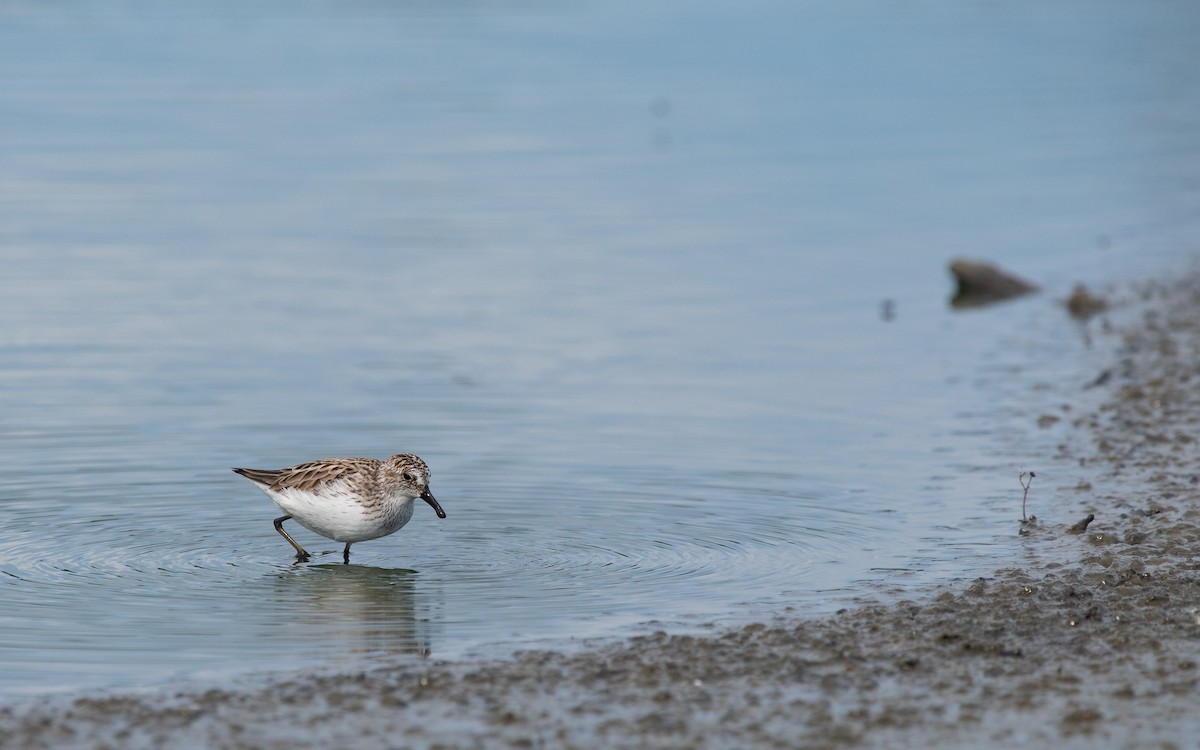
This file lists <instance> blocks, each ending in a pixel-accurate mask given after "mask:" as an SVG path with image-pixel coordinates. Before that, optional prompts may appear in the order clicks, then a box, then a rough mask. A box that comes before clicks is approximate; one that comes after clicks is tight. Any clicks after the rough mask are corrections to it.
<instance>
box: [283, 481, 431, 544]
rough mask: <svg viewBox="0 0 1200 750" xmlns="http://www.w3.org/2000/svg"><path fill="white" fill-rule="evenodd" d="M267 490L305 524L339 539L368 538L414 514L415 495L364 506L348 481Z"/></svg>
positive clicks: (392, 529) (390, 530) (395, 528)
mask: <svg viewBox="0 0 1200 750" xmlns="http://www.w3.org/2000/svg"><path fill="white" fill-rule="evenodd" d="M263 491H264V492H266V493H267V495H268V496H270V498H271V499H272V500H273V501H274V502H275V504H276V505H278V506H279V509H280V510H282V511H283V512H284V513H287V514H288V515H290V516H291V517H292V518H294V519H295V520H296V522H297V523H299V524H300V525H301V526H303V527H304V528H306V529H308V530H309V531H313V532H315V533H317V534H320V535H321V536H323V537H327V538H329V539H333V540H334V541H338V542H365V541H367V540H368V539H378V538H379V537H381V536H387V535H388V534H391V533H393V532H395V531H398V530H399V529H400V528H401V527H402V526H404V524H406V523H408V521H409V519H410V518H412V514H413V498H411V497H404V496H399V497H392V498H388V499H386V500H384V501H383V503H382V504H380V505H379V506H376V507H373V508H368V507H367V506H364V504H363V502H362V499H361V497H360V496H359V495H358V494H356V493H355V492H354V491H353V490H352V489H351V487H350V484H349V483H348V482H346V481H337V482H329V483H326V484H323V485H321V487H320V488H319V490H318V491H313V490H298V489H295V488H291V487H284V488H282V489H278V490H276V489H268V488H264V490H263Z"/></svg>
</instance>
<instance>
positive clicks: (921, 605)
mask: <svg viewBox="0 0 1200 750" xmlns="http://www.w3.org/2000/svg"><path fill="white" fill-rule="evenodd" d="M1138 296H1139V299H1138V300H1137V302H1136V303H1135V305H1134V307H1135V311H1134V312H1133V313H1132V314H1131V315H1130V316H1129V317H1128V320H1127V321H1126V322H1124V323H1121V324H1116V325H1111V326H1108V327H1104V326H1102V325H1097V326H1096V329H1097V333H1096V334H1095V335H1097V336H1105V337H1116V338H1115V339H1113V341H1115V342H1116V343H1117V344H1118V345H1117V347H1116V350H1117V352H1118V355H1117V358H1116V361H1114V362H1112V364H1111V366H1110V367H1109V368H1107V369H1105V370H1104V371H1103V372H1100V373H1097V376H1096V380H1095V382H1094V383H1091V384H1089V386H1090V387H1091V388H1092V389H1103V394H1102V397H1101V398H1100V399H1098V400H1097V401H1096V403H1098V404H1099V406H1098V407H1096V408H1086V409H1078V410H1075V411H1072V412H1070V417H1069V425H1068V427H1069V429H1070V431H1071V432H1070V439H1065V440H1063V441H1062V443H1060V445H1059V446H1058V452H1059V455H1058V456H1056V457H1055V459H1056V460H1058V461H1070V462H1073V463H1075V464H1077V465H1078V466H1079V467H1080V474H1081V475H1082V476H1085V477H1087V479H1086V480H1084V481H1081V482H1080V483H1079V485H1078V486H1076V487H1073V488H1070V489H1069V490H1062V489H1056V488H1053V487H1048V486H1039V485H1038V484H1035V485H1034V486H1033V489H1032V490H1031V496H1032V497H1034V498H1035V499H1036V502H1035V503H1031V511H1033V512H1035V513H1036V512H1038V509H1039V508H1053V512H1052V513H1047V514H1045V515H1046V518H1045V519H1043V520H1040V521H1039V522H1038V523H1037V524H1035V525H1031V526H1029V527H1028V528H1027V529H1026V531H1027V532H1028V533H1027V534H1026V535H1025V538H1024V540H1023V543H1024V544H1027V545H1029V546H1030V549H1031V554H1029V555H1028V556H1027V557H1026V558H1025V560H1026V561H1027V562H1028V565H1027V566H1025V567H1019V568H1018V567H1013V568H1010V569H1005V570H999V571H996V572H995V573H994V574H993V575H992V576H989V577H987V578H980V579H977V580H975V581H973V582H963V583H955V584H948V585H943V586H941V587H938V588H936V589H933V590H930V591H925V592H922V593H920V594H919V595H916V594H914V595H913V596H914V597H915V598H914V599H912V600H908V601H901V602H898V603H891V604H887V605H865V606H861V607H856V608H853V609H849V610H843V611H841V612H839V613H838V614H837V615H835V616H832V617H828V618H820V619H803V618H798V617H781V618H780V619H778V620H776V621H773V622H770V623H763V624H756V625H750V626H746V627H743V628H737V629H732V630H723V631H714V632H713V633H712V634H708V635H703V636H687V635H667V634H665V633H657V634H654V635H649V636H643V637H637V638H632V639H629V640H627V641H623V642H620V643H617V644H611V645H606V646H601V647H595V648H591V649H587V650H583V651H581V652H577V653H571V654H563V653H557V652H541V651H539V652H526V653H522V654H518V655H517V656H515V657H514V658H512V659H507V660H501V661H494V662H462V663H437V662H433V663H425V664H420V665H412V664H410V665H406V666H396V667H388V668H380V669H378V670H374V671H371V672H367V673H355V674H349V675H336V674H324V675H315V676H305V677H299V676H292V677H284V678H279V679H275V680H273V681H271V682H270V683H269V684H266V685H264V686H260V687H257V688H240V689H236V690H225V689H212V690H207V691H195V690H192V691H186V690H185V691H181V692H179V693H177V694H174V695H161V694H156V695H132V694H126V695H104V696H99V697H98V696H90V697H89V696H85V697H79V698H74V699H69V700H58V701H50V702H45V703H38V704H33V703H27V704H22V705H17V706H8V707H2V708H0V746H2V747H4V748H9V747H11V748H18V747H20V748H38V747H47V748H48V747H54V748H65V747H80V748H83V747H87V748H93V747H96V748H99V747H114V748H115V747H121V748H137V747H163V746H209V747H228V748H251V747H254V748H271V747H281V748H282V747H287V748H306V747H314V748H315V747H337V746H344V747H384V746H388V747H396V746H403V747H412V748H475V747H479V748H485V747H486V748H492V747H514V748H541V747H547V748H560V747H561V748H574V747H578V748H592V747H628V748H696V747H714V748H716V747H722V748H723V747H730V748H734V747H739V748H740V747H763V748H771V747H813V748H822V747H825V748H857V747H911V746H926V747H935V746H936V747H963V746H971V747H1013V746H1029V747H1046V746H1050V745H1051V744H1054V745H1057V746H1062V747H1096V746H1102V747H1131V748H1132V747H1138V748H1146V747H1161V748H1176V747H1178V748H1184V747H1193V746H1194V743H1195V742H1196V738H1197V737H1198V736H1200V710H1197V696H1200V502H1198V499H1200V462H1197V460H1196V459H1197V455H1198V451H1200V447H1198V446H1200V444H1198V443H1197V439H1198V438H1200V430H1198V428H1200V275H1198V274H1192V275H1189V276H1187V277H1185V278H1183V279H1181V280H1176V281H1173V282H1171V283H1170V284H1169V285H1165V284H1157V285H1146V286H1144V287H1142V288H1141V289H1140V290H1139V292H1138ZM1064 314H1065V312H1064ZM1093 392H1094V391H1093ZM1038 420H1039V415H1037V414H1031V415H1030V422H1031V430H1033V429H1038V427H1037V425H1038V423H1039V422H1038ZM1042 421H1045V420H1042ZM1014 486H1015V484H1014ZM1016 490H1017V492H1018V493H1019V488H1016ZM1018 498H1019V494H1018ZM1089 513H1090V514H1094V515H1095V521H1094V522H1093V523H1092V524H1091V525H1090V526H1088V528H1087V529H1086V531H1084V532H1082V533H1078V534H1071V533H1070V530H1069V526H1070V524H1071V523H1072V522H1074V521H1076V520H1078V518H1079V517H1082V516H1084V515H1086V514H1089ZM1015 532H1016V522H1015V521H1014V533H1015ZM1039 545H1058V546H1060V547H1061V546H1065V545H1070V546H1069V547H1068V549H1069V550H1071V551H1072V553H1071V554H1070V555H1069V557H1068V558H1067V559H1068V562H1067V563H1065V564H1064V563H1062V562H1045V561H1044V560H1045V559H1046V558H1042V557H1040V556H1039V555H1038V554H1036V549H1037V548H1038V546H1039ZM1054 559H1056V560H1060V559H1062V558H1061V557H1055V558H1054Z"/></svg>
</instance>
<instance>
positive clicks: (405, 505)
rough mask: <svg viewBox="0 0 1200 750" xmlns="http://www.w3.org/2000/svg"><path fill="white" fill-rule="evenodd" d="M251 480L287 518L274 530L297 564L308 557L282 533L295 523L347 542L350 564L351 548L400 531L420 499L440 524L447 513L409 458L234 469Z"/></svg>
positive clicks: (420, 466) (418, 463)
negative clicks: (290, 522) (291, 521)
mask: <svg viewBox="0 0 1200 750" xmlns="http://www.w3.org/2000/svg"><path fill="white" fill-rule="evenodd" d="M234 471H235V472H237V473H238V474H241V475H242V476H244V477H245V478H247V479H249V480H250V481H251V482H253V483H254V485H255V486H256V487H258V488H259V489H260V490H262V491H263V492H265V493H267V496H268V497H270V498H271V500H273V501H274V502H275V504H276V505H278V506H279V509H280V510H282V511H283V512H284V513H285V514H286V515H283V516H280V517H279V518H276V519H275V530H276V531H278V532H279V533H280V534H282V535H283V538H284V539H286V540H288V544H291V545H292V547H293V548H295V550H296V562H308V558H309V554H308V552H306V551H305V550H304V548H303V547H301V546H300V545H299V544H297V543H296V540H295V539H293V538H292V537H291V535H290V534H288V533H287V532H286V531H284V530H283V522H284V521H286V520H288V519H290V518H294V519H296V523H298V524H300V525H301V526H303V527H304V528H306V529H308V530H309V531H314V532H316V533H318V534H320V535H321V536H323V537H327V538H329V539H333V540H334V541H337V542H345V543H346V547H345V548H344V549H343V550H342V562H344V563H346V564H349V563H350V545H351V544H353V543H354V542H365V541H367V540H368V539H378V538H379V537H381V536H387V535H388V534H392V533H395V532H396V531H399V530H400V529H401V528H402V527H403V526H404V524H406V523H408V520H409V519H410V518H412V514H413V501H414V500H416V499H417V498H418V497H419V498H421V499H422V500H424V501H425V502H427V503H429V505H430V506H432V507H433V510H434V512H435V513H437V514H438V518H445V517H446V512H445V511H443V510H442V506H440V505H438V501H437V500H435V499H434V497H433V493H432V492H430V491H429V467H428V466H426V465H425V462H424V461H422V460H421V459H419V458H417V457H416V456H414V455H411V454H409V453H397V454H396V455H394V456H392V457H391V458H389V459H388V460H386V461H379V460H377V459H374V458H325V459H322V460H320V461H310V462H308V463H303V464H297V465H296V466H291V467H288V468H286V469H234Z"/></svg>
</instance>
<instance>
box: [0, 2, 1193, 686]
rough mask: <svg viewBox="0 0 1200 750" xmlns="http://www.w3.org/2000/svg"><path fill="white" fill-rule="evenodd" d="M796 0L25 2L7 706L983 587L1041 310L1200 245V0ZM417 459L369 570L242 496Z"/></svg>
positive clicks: (17, 173)
mask: <svg viewBox="0 0 1200 750" xmlns="http://www.w3.org/2000/svg"><path fill="white" fill-rule="evenodd" d="M793 5H796V4H793V3H784V2H780V3H774V2H763V3H756V4H755V5H754V7H753V9H752V12H747V10H746V9H745V8H744V7H742V6H736V7H730V8H723V7H721V6H720V5H719V4H707V3H703V2H702V3H692V2H689V3H678V4H676V3H658V4H653V5H651V6H649V7H648V6H646V4H645V3H640V2H639V3H634V2H628V3H626V2H616V3H577V4H571V5H569V6H555V5H544V4H521V3H516V4H509V5H495V6H490V7H489V6H481V5H477V4H461V5H452V4H451V5H441V4H436V5H434V4H424V3H415V4H407V3H348V4H347V3H322V2H313V3H306V4H301V5H298V4H292V3H275V4H273V3H261V4H254V5H253V6H252V7H250V8H247V7H246V6H243V5H241V4H235V3H222V2H212V3H194V4H192V5H190V6H189V7H188V8H186V9H184V8H179V7H167V8H164V7H162V6H160V5H158V4H148V3H140V2H124V3H89V2H65V3H55V4H20V3H16V4H6V5H5V6H4V7H3V8H2V9H0V71H3V75H2V76H0V252H2V253H3V256H2V257H3V260H4V273H3V274H2V275H0V321H2V322H3V325H2V326H0V447H2V450H0V597H2V601H3V608H0V636H2V637H0V666H2V667H3V669H0V694H9V695H12V694H18V693H33V692H43V691H51V690H69V689H79V688H89V687H104V686H144V685H154V684H158V683H160V682H162V681H165V680H167V679H170V678H172V677H174V676H180V675H182V676H192V677H202V678H203V677H206V676H215V675H220V676H227V675H232V674H238V673H244V672H249V671H261V670H274V669H290V668H297V667H301V668H310V667H326V666H343V665H347V664H350V665H351V666H361V665H363V664H366V663H368V662H370V661H371V660H375V659H378V658H381V657H384V656H390V655H399V658H421V657H423V656H425V655H428V654H432V655H434V656H450V657H453V656H458V655H463V654H468V653H478V652H481V651H488V652H490V651H489V650H490V649H495V648H497V646H495V645H494V644H498V643H499V644H511V643H514V642H526V643H527V642H529V641H530V640H537V641H547V640H549V641H556V640H561V639H565V638H571V637H583V636H593V635H605V634H611V633H617V632H624V631H623V629H628V628H629V627H630V626H634V625H636V624H638V623H645V622H647V621H651V620H656V621H660V622H667V623H676V624H686V623H698V622H702V621H704V620H709V619H714V618H715V619H719V620H723V621H733V620H742V619H748V618H754V617H761V616H765V615H766V614H769V613H771V612H777V611H779V610H780V609H781V608H782V607H784V606H793V607H795V608H797V609H798V610H801V611H810V612H823V611H828V610H829V609H830V608H834V607H837V606H840V605H841V604H842V603H844V602H845V601H846V600H847V598H848V597H850V596H853V595H855V594H857V593H860V592H863V591H864V590H867V591H869V590H870V587H871V586H872V585H873V584H874V583H875V582H879V581H884V580H891V579H900V580H906V581H907V580H937V579H941V578H946V577H951V576H956V575H966V574H970V572H971V571H972V570H983V569H990V568H989V567H988V566H991V565H992V564H993V562H994V561H995V560H996V559H997V558H998V557H1001V558H1002V556H1003V555H1004V554H1005V553H1006V551H1008V550H1010V549H1011V548H1012V547H1013V545H1014V540H1013V531H1014V529H1015V526H1014V522H1013V519H1014V518H1015V517H1016V514H1017V513H1019V505H1018V504H1019V488H1017V487H1016V482H1015V474H1016V471H1017V470H1018V468H1019V467H1021V466H1023V465H1024V466H1028V465H1030V464H1031V463H1037V462H1039V461H1045V457H1046V455H1047V454H1048V453H1049V452H1051V451H1050V446H1052V445H1053V440H1054V438H1053V437H1052V436H1047V437H1042V438H1039V437H1038V436H1037V435H1034V436H1033V437H1032V438H1029V435H1030V434H1032V430H1031V429H1026V428H1029V427H1030V425H1031V424H1032V420H1033V418H1034V417H1035V416H1036V411H1031V407H1030V405H1029V403H1027V399H1029V398H1030V393H1031V392H1035V393H1036V392H1042V393H1044V392H1045V389H1041V390H1040V391H1039V390H1038V389H1036V388H1034V387H1033V386H1034V381H1035V380H1036V379H1037V378H1045V379H1049V380H1051V381H1055V382H1057V381H1062V382H1065V383H1069V384H1078V383H1082V382H1086V380H1087V379H1088V378H1090V376H1091V375H1092V374H1093V371H1092V370H1090V369H1089V368H1090V367H1091V366H1092V365H1093V364H1094V361H1095V359H1096V353H1095V352H1093V351H1090V350H1088V349H1087V347H1086V345H1085V343H1084V338H1083V336H1082V335H1081V331H1080V329H1079V328H1078V327H1077V326H1076V325H1075V324H1073V323H1071V322H1070V321H1068V320H1067V319H1066V318H1065V316H1064V315H1063V314H1062V312H1061V310H1060V309H1059V308H1058V307H1057V306H1056V302H1055V299H1054V297H1055V295H1060V296H1061V295H1063V294H1065V292H1066V290H1067V289H1069V286H1070V284H1071V283H1073V282H1074V281H1076V280H1084V281H1088V282H1091V283H1093V284H1099V283H1104V282H1105V281H1108V280H1111V279H1114V278H1120V277H1121V276H1123V275H1125V274H1137V273H1140V272H1141V271H1139V270H1138V269H1145V268H1147V267H1157V264H1159V263H1161V262H1164V260H1166V261H1170V260H1172V259H1176V258H1178V257H1179V256H1180V255H1181V254H1183V253H1185V252H1187V251H1190V250H1192V249H1193V247H1192V245H1191V244H1189V243H1194V238H1195V236H1196V230H1197V228H1198V226H1200V220H1198V218H1197V216H1196V212H1195V181H1194V176H1195V174H1196V167H1197V164H1198V161H1200V159H1198V156H1200V153H1198V150H1197V146H1196V141H1195V137H1194V136H1195V133H1196V132H1200V130H1198V128H1200V104H1198V101H1200V97H1197V90H1196V83H1195V81H1196V78H1195V76H1194V75H1193V73H1194V63H1193V60H1194V55H1193V49H1194V39H1195V32H1196V30H1197V26H1198V23H1200V13H1198V12H1197V10H1196V8H1195V6H1193V5H1190V4H1187V3H1182V2H1180V3H1171V2H1168V3H1160V4H1156V5H1155V6H1154V8H1149V7H1144V5H1143V4H1140V3H1115V2H1101V3H1093V2H1089V3H1086V4H1083V3H1075V2H1054V3H1049V4H1047V3H1033V2H1030V3H1016V4H1011V3H1010V4H1006V5H1003V6H1000V5H996V4H993V3H983V2H979V3H976V2H967V3H955V4H944V3H922V2H916V3H904V4H899V5H897V4H895V3H875V2H861V3H833V2H830V3H804V4H799V7H792V6H793ZM963 254H965V255H975V256H982V257H990V258H993V259H996V260H999V261H1001V262H1002V263H1004V264H1005V265H1007V266H1009V267H1012V268H1014V269H1017V270H1019V271H1021V272H1022V273H1024V274H1025V275H1028V276H1031V277H1034V278H1037V279H1038V280H1039V281H1042V282H1044V283H1045V285H1046V286H1047V288H1048V290H1049V291H1048V293H1047V294H1045V295H1042V296H1041V297H1039V298H1035V299H1032V300H1028V301H1024V302H1020V303H1015V304H1011V305H1006V306H1002V307H999V308H996V309H994V310H989V311H986V312H975V313H968V314H962V313H954V312H952V311H951V310H950V309H949V308H948V307H947V306H946V297H947V295H948V293H949V284H948V281H947V279H946V278H945V271H944V268H945V263H946V261H947V260H948V259H950V258H951V257H954V256H957V255H963ZM1147 258H1151V259H1153V261H1152V262H1151V261H1147ZM885 299H886V300H891V301H892V302H893V303H894V305H895V310H896V317H895V319H894V320H891V321H885V320H884V319H883V317H882V316H881V314H880V310H881V304H882V302H883V301H884V300H885ZM1089 357H1091V358H1092V359H1089ZM1031 363H1032V364H1031ZM1031 371H1033V372H1035V373H1036V375H1035V374H1031ZM1073 387H1074V386H1072V388H1073ZM1068 391H1069V392H1073V391H1070V389H1068ZM1022 436H1024V437H1022ZM398 451H409V452H414V453H418V454H419V455H421V456H422V457H424V458H425V459H426V461H427V462H428V463H429V464H430V466H431V467H432V470H433V489H434V491H435V493H436V494H437V497H438V499H439V500H440V501H441V503H442V505H443V507H444V508H445V509H446V511H447V513H448V518H447V519H445V520H444V521H439V520H438V519H437V518H436V517H435V516H434V515H433V513H432V511H430V510H429V508H427V507H426V506H424V505H421V506H420V507H418V508H417V509H416V515H415V517H414V520H413V521H412V523H411V524H410V525H409V526H408V527H406V528H405V529H404V530H403V531H401V532H400V533H399V534H397V535H395V536H392V537H388V538H385V539H382V540H377V541H374V542H369V543H363V544H361V545H357V546H356V547H355V550H354V553H355V554H354V560H353V562H354V564H353V565H350V566H342V565H340V564H337V563H338V561H339V559H340V556H339V555H338V553H337V550H338V547H339V545H337V544H335V543H333V542H327V541H325V540H320V539H318V538H316V537H314V536H313V535H311V534H308V533H307V532H304V531H303V530H298V535H299V539H300V541H301V543H302V544H304V545H305V546H307V547H308V548H309V549H310V550H311V551H314V552H317V551H320V552H323V553H326V554H323V555H321V556H318V557H316V558H315V559H314V562H313V564H311V565H303V566H294V565H292V564H291V558H292V553H291V549H290V548H289V547H288V546H287V544H286V543H285V542H284V541H283V540H282V539H280V538H279V537H278V535H277V534H276V533H275V531H274V530H273V529H272V527H271V520H272V519H273V518H274V517H275V516H276V515H277V513H276V510H275V508H274V506H272V505H271V504H270V502H269V501H268V500H267V498H266V497H265V496H263V495H262V494H260V493H259V492H258V491H257V490H256V489H254V488H253V487H252V486H251V485H250V484H249V483H247V482H245V481H244V480H242V479H241V478H239V477H237V476H235V475H234V474H232V473H231V472H230V471H229V467H231V466H252V467H262V468H273V467H280V466H285V465H289V464H292V463H297V462H300V461H304V460H310V459H314V458H319V457H324V456H339V455H368V456H377V457H384V456H387V455H389V454H391V453H394V452H398ZM1038 465H1039V466H1040V465H1043V464H1038ZM405 655H411V656H405Z"/></svg>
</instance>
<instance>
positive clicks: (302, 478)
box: [234, 458, 379, 490]
mask: <svg viewBox="0 0 1200 750" xmlns="http://www.w3.org/2000/svg"><path fill="white" fill-rule="evenodd" d="M378 468H379V461H377V460H375V459H373V458H326V459H322V460H320V461H309V462H308V463H303V464H297V465H296V466H290V467H288V468H286V469H234V471H236V472H237V473H238V474H241V475H242V476H244V477H246V478H247V479H249V480H250V481H252V482H257V483H258V484H263V485H267V486H268V487H269V488H270V489H273V490H282V489H288V488H290V489H295V490H315V489H317V488H318V487H320V486H321V485H323V484H325V483H327V482H334V481H337V480H338V479H345V478H348V477H350V476H352V475H355V474H359V475H366V476H374V474H375V472H376V470H377V469H378Z"/></svg>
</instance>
